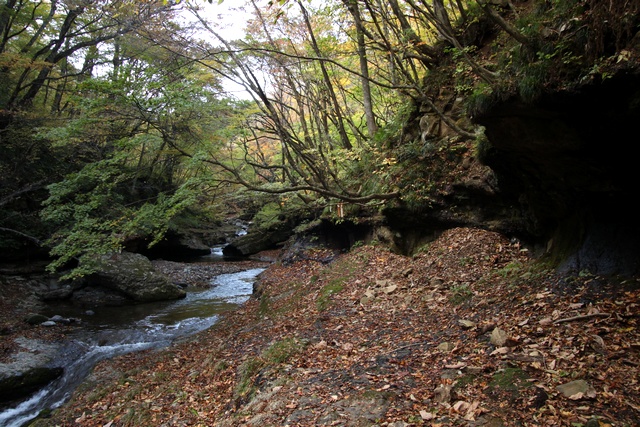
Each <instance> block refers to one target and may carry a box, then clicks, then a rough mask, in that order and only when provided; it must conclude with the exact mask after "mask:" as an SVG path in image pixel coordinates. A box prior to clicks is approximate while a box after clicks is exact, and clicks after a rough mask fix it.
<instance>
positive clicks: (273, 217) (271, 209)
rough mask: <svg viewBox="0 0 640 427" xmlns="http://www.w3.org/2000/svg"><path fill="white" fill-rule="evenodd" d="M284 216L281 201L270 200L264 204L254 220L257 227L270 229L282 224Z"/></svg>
mask: <svg viewBox="0 0 640 427" xmlns="http://www.w3.org/2000/svg"><path fill="white" fill-rule="evenodd" d="M283 218H284V215H283V209H282V206H281V205H280V204H279V203H276V202H270V203H267V204H265V205H264V206H262V208H261V209H260V210H259V211H258V213H256V214H255V216H254V217H253V221H254V223H255V226H256V227H258V228H262V229H269V228H272V227H274V226H276V225H278V224H280V223H281V222H282V219H283Z"/></svg>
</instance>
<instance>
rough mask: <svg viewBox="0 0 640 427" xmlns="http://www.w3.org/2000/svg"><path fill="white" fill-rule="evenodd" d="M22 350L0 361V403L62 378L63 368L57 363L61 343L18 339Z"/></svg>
mask: <svg viewBox="0 0 640 427" xmlns="http://www.w3.org/2000/svg"><path fill="white" fill-rule="evenodd" d="M15 342H16V343H17V344H18V348H19V352H18V353H16V354H15V355H13V356H12V357H11V358H10V359H9V360H8V361H6V362H4V363H0V402H10V401H13V400H16V399H20V398H22V397H25V396H27V395H29V394H31V393H33V392H34V391H36V390H38V389H39V388H41V387H44V386H45V385H47V384H48V383H49V382H50V381H52V380H54V379H56V378H57V377H59V376H60V375H61V374H62V372H63V368H61V367H60V366H57V365H55V364H54V362H53V359H54V355H55V354H56V353H57V352H58V351H59V348H60V344H59V343H47V342H44V341H40V340H35V339H29V338H17V339H16V340H15Z"/></svg>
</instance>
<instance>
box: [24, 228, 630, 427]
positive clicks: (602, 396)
mask: <svg viewBox="0 0 640 427" xmlns="http://www.w3.org/2000/svg"><path fill="white" fill-rule="evenodd" d="M314 255H317V254H314ZM318 258H319V257H318V256H313V257H311V256H310V257H307V258H305V259H303V260H300V261H295V262H292V263H275V264H273V265H272V266H270V267H269V268H268V269H267V270H266V271H265V272H264V273H263V274H262V275H261V278H260V284H259V289H260V296H259V298H258V297H254V298H252V299H250V300H249V301H248V302H246V303H245V304H244V305H243V306H242V307H241V308H240V309H237V310H234V311H230V312H228V313H226V314H225V315H224V316H223V317H222V318H221V320H220V321H218V322H217V323H216V325H214V326H213V327H212V328H211V329H209V330H207V331H205V332H202V333H200V334H198V335H196V336H193V337H191V338H189V339H188V340H187V341H186V342H183V343H179V344H176V345H174V346H172V347H171V348H169V349H167V350H165V351H160V352H157V351H155V352H141V353H132V354H129V355H126V356H121V357H118V358H116V359H112V360H109V361H104V362H101V363H100V364H99V365H98V366H97V367H96V369H95V370H94V373H93V375H92V376H91V377H90V378H89V379H88V380H87V381H86V382H85V384H84V385H83V386H82V387H81V388H80V389H78V391H77V393H76V394H75V396H74V398H73V399H72V400H71V401H70V402H69V403H68V404H66V405H64V406H63V407H62V408H60V409H59V410H57V411H55V413H54V414H52V417H51V418H49V419H44V420H40V421H37V422H36V425H37V426H42V427H45V426H46V427H48V426H51V425H56V426H64V427H66V426H68V427H71V426H74V427H75V426H86V427H88V426H114V427H115V426H134V425H136V426H138V425H144V426H151V425H153V426H215V427H234V426H285V425H288V426H292V427H293V426H300V427H303V426H305V427H306V426H344V427H362V426H380V427H382V426H387V427H410V426H464V427H478V426H491V427H501V426H532V425H536V426H546V425H548V426H551V425H553V426H566V427H573V426H578V425H581V426H589V427H591V426H593V427H596V426H597V427H604V426H616V427H619V426H620V427H622V426H629V427H631V426H637V425H640V383H639V382H638V378H640V371H639V369H640V344H639V343H640V332H639V331H638V314H637V313H638V307H640V286H639V284H640V282H639V280H638V278H624V279H621V278H617V277H603V276H598V275H596V274H589V273H588V272H585V271H581V272H563V273H559V272H557V271H553V270H551V269H549V268H548V267H547V266H545V264H544V263H540V262H538V261H536V260H535V259H534V258H533V257H531V256H529V254H528V252H527V251H526V249H525V248H522V247H521V246H520V245H519V244H518V242H512V241H510V240H509V239H507V238H505V237H504V236H501V235H499V234H496V233H491V232H487V231H482V230H477V229H453V230H449V231H447V232H445V233H443V235H442V236H441V237H440V238H439V239H438V240H436V241H434V242H433V243H431V244H430V245H429V246H428V247H425V249H424V250H423V251H422V252H421V253H419V254H417V255H416V256H414V257H403V256H399V255H396V254H393V253H391V252H389V251H388V250H387V249H385V248H383V247H380V246H363V247H360V248H357V249H354V250H352V251H351V252H350V253H347V254H343V255H340V256H338V257H337V258H335V259H334V260H333V261H332V262H331V263H329V264H326V263H323V262H319V261H316V260H315V259H318Z"/></svg>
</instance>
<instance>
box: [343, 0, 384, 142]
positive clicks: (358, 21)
mask: <svg viewBox="0 0 640 427" xmlns="http://www.w3.org/2000/svg"><path fill="white" fill-rule="evenodd" d="M343 2H344V3H345V5H346V6H347V8H348V9H349V12H350V13H351V15H352V16H353V21H354V23H355V26H356V40H357V45H358V59H359V60H360V74H361V75H362V77H361V78H360V82H361V83H362V103H363V105H364V114H365V118H366V121H367V130H368V131H369V138H373V135H375V133H376V132H377V131H378V125H377V124H376V117H375V114H374V113H373V103H372V101H371V84H370V82H369V63H368V61H367V47H366V45H365V39H364V31H363V28H364V24H363V23H362V17H361V16H360V8H359V7H358V1H357V0H343Z"/></svg>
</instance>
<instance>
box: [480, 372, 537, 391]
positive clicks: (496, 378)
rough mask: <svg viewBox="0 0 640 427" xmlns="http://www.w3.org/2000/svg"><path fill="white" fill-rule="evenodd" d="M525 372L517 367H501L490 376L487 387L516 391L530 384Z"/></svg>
mask: <svg viewBox="0 0 640 427" xmlns="http://www.w3.org/2000/svg"><path fill="white" fill-rule="evenodd" d="M527 378H528V376H527V373H526V372H524V371H523V370H522V369H519V368H505V369H501V370H499V371H498V372H496V373H495V374H493V377H492V378H491V382H489V387H491V388H494V389H500V390H504V391H518V390H521V389H523V388H527V387H530V386H531V383H530V382H529V381H528V380H527Z"/></svg>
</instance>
